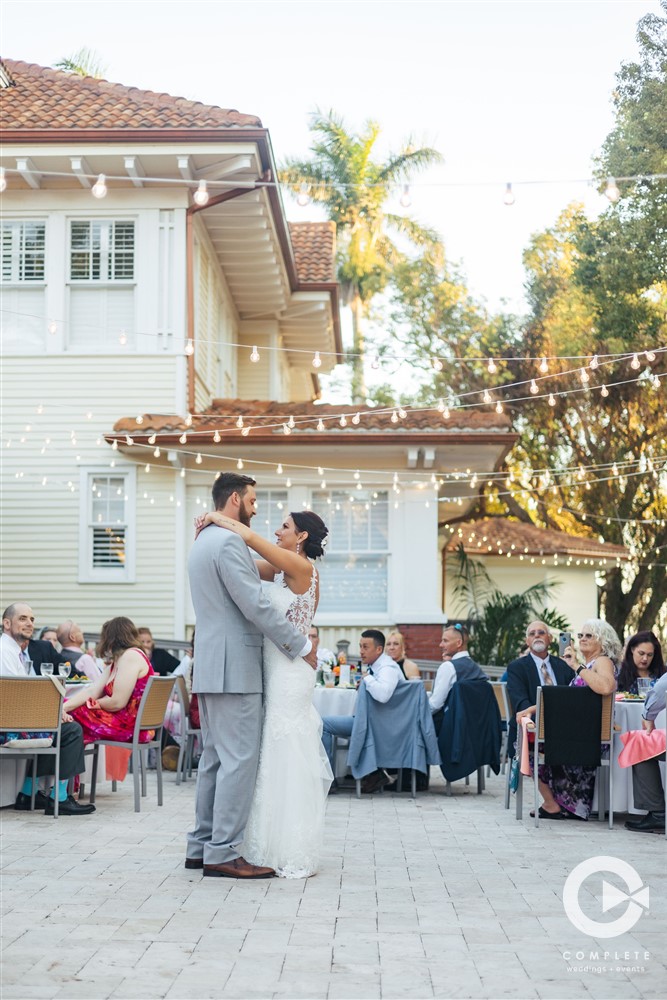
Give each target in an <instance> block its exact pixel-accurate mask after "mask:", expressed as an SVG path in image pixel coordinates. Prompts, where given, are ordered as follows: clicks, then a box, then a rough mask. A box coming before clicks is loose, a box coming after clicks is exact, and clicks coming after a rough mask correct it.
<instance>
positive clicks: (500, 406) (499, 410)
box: [496, 400, 503, 413]
mask: <svg viewBox="0 0 667 1000" xmlns="http://www.w3.org/2000/svg"><path fill="white" fill-rule="evenodd" d="M502 412H503V404H502V403H501V402H500V400H498V402H497V403H496V413H502Z"/></svg>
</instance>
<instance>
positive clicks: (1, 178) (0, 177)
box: [0, 167, 7, 193]
mask: <svg viewBox="0 0 667 1000" xmlns="http://www.w3.org/2000/svg"><path fill="white" fill-rule="evenodd" d="M6 190H7V178H6V176H5V168H4V167H0V193H1V192H2V191H6Z"/></svg>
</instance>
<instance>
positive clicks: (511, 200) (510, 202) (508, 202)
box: [503, 184, 516, 205]
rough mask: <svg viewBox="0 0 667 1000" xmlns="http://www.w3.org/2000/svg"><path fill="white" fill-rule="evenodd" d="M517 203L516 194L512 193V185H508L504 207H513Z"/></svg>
mask: <svg viewBox="0 0 667 1000" xmlns="http://www.w3.org/2000/svg"><path fill="white" fill-rule="evenodd" d="M515 201H516V198H515V197H514V192H513V191H512V185H511V184H506V185H505V194H504V196H503V205H513V204H514V202H515Z"/></svg>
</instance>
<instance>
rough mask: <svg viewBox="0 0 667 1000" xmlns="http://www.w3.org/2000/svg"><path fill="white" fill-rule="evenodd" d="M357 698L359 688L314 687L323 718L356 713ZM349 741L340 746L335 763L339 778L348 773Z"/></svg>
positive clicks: (314, 702)
mask: <svg viewBox="0 0 667 1000" xmlns="http://www.w3.org/2000/svg"><path fill="white" fill-rule="evenodd" d="M356 700H357V689H356V688H353V687H349V688H348V687H322V685H320V684H318V685H317V686H316V687H315V688H314V689H313V705H314V706H315V708H316V709H317V711H318V712H319V713H320V715H321V716H322V718H324V717H325V716H326V715H354V704H355V702H356ZM347 751H348V746H347V743H346V742H344V745H342V746H339V748H338V751H337V753H336V760H335V763H334V772H335V775H336V777H337V778H343V777H345V775H346V774H347V773H348V771H349V768H348V766H347Z"/></svg>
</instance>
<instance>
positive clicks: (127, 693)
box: [66, 617, 155, 743]
mask: <svg viewBox="0 0 667 1000" xmlns="http://www.w3.org/2000/svg"><path fill="white" fill-rule="evenodd" d="M98 652H99V654H100V656H101V657H102V659H103V660H109V661H111V662H110V663H109V665H108V666H107V667H105V669H104V672H103V673H102V676H101V677H99V678H98V679H97V680H96V681H94V682H93V683H92V684H91V685H89V686H88V687H86V688H85V690H83V691H77V692H76V693H75V694H73V695H72V697H71V698H68V699H67V703H66V705H67V711H68V712H70V713H71V715H72V716H73V717H74V718H75V719H76V721H77V722H79V723H80V724H81V727H82V729H83V740H84V743H94V742H95V740H118V742H119V743H125V742H129V741H130V740H131V739H132V736H133V734H134V724H135V722H136V720H137V712H138V710H139V704H140V702H141V696H142V695H143V693H144V689H145V687H146V684H147V683H148V679H149V677H151V676H152V675H153V674H154V672H155V671H154V670H153V668H152V666H151V664H150V660H149V659H148V657H147V656H146V654H145V653H144V651H143V649H141V648H140V641H139V635H138V633H137V629H136V626H135V624H134V622H131V621H130V619H129V618H122V617H121V618H112V619H110V621H108V622H105V623H104V625H103V626H102V631H101V633H100V641H99V644H98ZM151 739H152V731H151V730H147V731H146V732H144V733H142V734H141V738H140V742H142V743H147V742H149V740H151Z"/></svg>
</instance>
